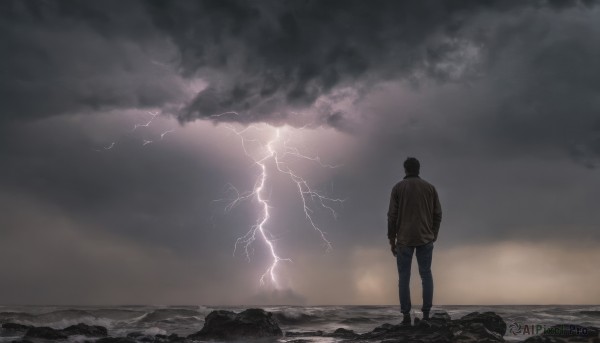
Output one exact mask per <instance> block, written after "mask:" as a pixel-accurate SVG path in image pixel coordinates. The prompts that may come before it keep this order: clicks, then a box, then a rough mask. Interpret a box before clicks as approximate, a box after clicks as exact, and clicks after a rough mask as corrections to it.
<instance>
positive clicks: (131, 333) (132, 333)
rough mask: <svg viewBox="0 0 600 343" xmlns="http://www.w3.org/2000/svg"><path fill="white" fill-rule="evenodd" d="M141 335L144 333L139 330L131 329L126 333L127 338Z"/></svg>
mask: <svg viewBox="0 0 600 343" xmlns="http://www.w3.org/2000/svg"><path fill="white" fill-rule="evenodd" d="M142 336H144V334H143V333H141V332H139V331H133V332H130V333H128V334H127V338H133V339H136V338H138V337H142Z"/></svg>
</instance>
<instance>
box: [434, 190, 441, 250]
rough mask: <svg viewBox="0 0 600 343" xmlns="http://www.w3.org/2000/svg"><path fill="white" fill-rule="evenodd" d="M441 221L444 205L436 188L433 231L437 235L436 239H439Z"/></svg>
mask: <svg viewBox="0 0 600 343" xmlns="http://www.w3.org/2000/svg"><path fill="white" fill-rule="evenodd" d="M441 223H442V205H441V204H440V198H439V197H438V193H437V190H435V189H434V190H433V233H434V235H435V237H434V240H437V237H438V233H439V231H440V224H441Z"/></svg>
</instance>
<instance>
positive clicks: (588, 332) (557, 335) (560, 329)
mask: <svg viewBox="0 0 600 343" xmlns="http://www.w3.org/2000/svg"><path fill="white" fill-rule="evenodd" d="M524 342H527V343H550V342H552V343H554V342H557V343H558V342H561V343H562V342H565V343H568V342H590V343H592V342H594V343H597V342H600V329H598V328H597V327H593V326H589V327H586V326H581V325H576V324H559V325H554V326H551V327H549V328H545V329H544V332H543V333H542V334H541V335H537V336H533V337H529V338H527V339H526V340H525V341H524Z"/></svg>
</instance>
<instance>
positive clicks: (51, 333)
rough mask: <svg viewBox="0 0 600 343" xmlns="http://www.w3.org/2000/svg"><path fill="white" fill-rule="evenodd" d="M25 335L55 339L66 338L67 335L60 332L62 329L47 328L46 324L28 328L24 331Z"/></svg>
mask: <svg viewBox="0 0 600 343" xmlns="http://www.w3.org/2000/svg"><path fill="white" fill-rule="evenodd" d="M25 337H27V338H43V339H47V340H56V339H66V338H67V335H65V334H64V333H63V332H62V330H56V329H53V328H49V327H47V326H40V327H31V328H29V330H27V333H25Z"/></svg>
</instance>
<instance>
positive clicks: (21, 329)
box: [2, 309, 600, 343]
mask: <svg viewBox="0 0 600 343" xmlns="http://www.w3.org/2000/svg"><path fill="white" fill-rule="evenodd" d="M506 330H507V326H506V323H505V322H504V320H503V319H502V318H501V317H500V316H499V315H497V314H496V313H494V312H483V313H480V312H472V313H469V314H467V315H465V316H463V317H461V318H459V319H454V320H452V319H451V318H450V316H449V315H448V313H446V312H438V313H434V314H433V315H432V317H431V319H429V320H426V321H425V320H420V321H419V320H417V319H415V323H414V324H413V325H401V324H398V325H393V324H383V325H380V326H378V327H376V328H374V329H373V330H372V331H369V332H366V333H362V334H360V333H356V332H354V331H353V330H349V329H344V328H339V329H337V330H335V331H333V332H324V331H302V332H300V331H286V332H284V331H282V330H281V328H280V327H279V323H278V321H277V319H276V318H275V316H274V315H273V313H270V312H267V311H264V310H262V309H248V310H245V311H242V312H240V313H235V312H232V311H224V310H217V311H213V312H211V313H210V314H209V315H207V316H206V318H205V322H204V326H203V328H202V329H201V330H200V331H198V332H196V333H193V334H191V335H188V336H186V337H183V336H178V335H177V334H171V335H160V334H159V335H153V336H149V335H145V334H143V333H141V332H131V333H129V334H128V335H127V336H125V337H110V336H109V335H108V330H107V329H106V328H105V327H102V326H90V325H86V324H83V323H80V324H77V325H72V326H69V327H66V328H64V329H54V328H50V327H43V326H42V327H36V326H30V325H23V324H19V323H4V324H2V336H4V337H6V336H10V335H13V336H21V338H20V339H18V340H13V342H15V343H17V342H18V343H37V342H40V343H41V342H69V341H71V342H72V341H73V340H76V341H77V342H95V343H139V342H148V343H170V342H190V343H192V342H197V341H216V342H230V341H237V342H240V341H252V340H257V341H258V340H260V342H276V341H279V342H290V343H309V342H313V341H314V340H318V339H319V338H324V337H328V338H334V339H336V341H339V342H356V343H359V342H385V343H394V342H436V343H446V342H460V343H471V342H504V341H505V340H504V335H505V334H506ZM523 342H526V343H542V342H548V343H550V342H552V343H554V342H556V343H561V342H590V343H591V342H594V343H600V336H599V329H598V328H595V327H582V326H579V325H574V324H561V325H555V326H553V327H550V328H547V329H546V333H545V334H541V335H536V336H530V337H528V338H527V339H525V340H523Z"/></svg>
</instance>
